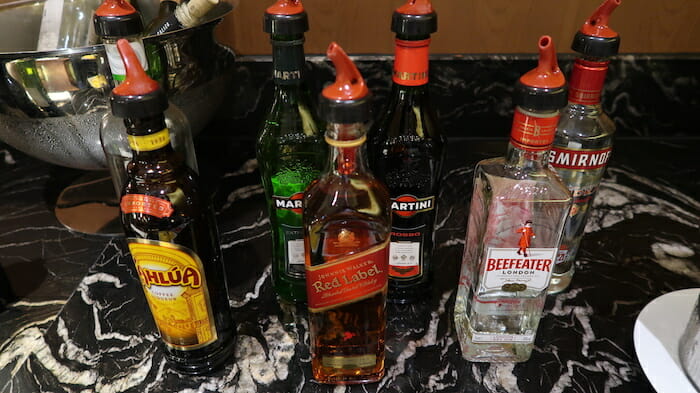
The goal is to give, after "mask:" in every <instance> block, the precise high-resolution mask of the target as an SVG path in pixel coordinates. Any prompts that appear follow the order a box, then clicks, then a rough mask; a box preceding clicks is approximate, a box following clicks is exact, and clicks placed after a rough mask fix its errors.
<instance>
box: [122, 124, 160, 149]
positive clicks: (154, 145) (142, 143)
mask: <svg viewBox="0 0 700 393" xmlns="http://www.w3.org/2000/svg"><path fill="white" fill-rule="evenodd" d="M127 137H128V139H129V146H131V148H132V149H133V150H136V151H151V150H158V149H160V148H161V147H165V146H167V145H168V143H170V130H168V129H167V128H163V129H162V130H160V131H158V132H156V133H155V134H149V135H142V136H135V135H127Z"/></svg>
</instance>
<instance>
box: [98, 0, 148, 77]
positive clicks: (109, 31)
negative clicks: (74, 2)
mask: <svg viewBox="0 0 700 393" xmlns="http://www.w3.org/2000/svg"><path fill="white" fill-rule="evenodd" d="M92 20H93V23H94V25H95V33H96V34H97V35H98V36H99V37H100V38H101V39H102V43H103V44H104V48H105V53H106V54H107V62H108V63H109V68H110V70H111V71H112V80H113V81H114V85H115V86H117V85H119V84H120V83H122V82H123V81H124V78H125V77H126V70H125V68H124V63H123V62H122V59H121V57H120V56H119V50H118V49H117V40H119V39H121V38H124V39H126V40H128V41H129V44H131V47H132V48H133V50H134V52H135V53H136V56H137V57H138V59H139V62H140V63H141V67H142V68H143V69H144V70H146V71H148V59H147V57H146V50H145V49H144V47H143V41H142V40H141V35H142V34H143V22H142V21H141V14H140V13H139V12H138V11H137V10H136V8H134V7H133V6H132V5H131V4H130V3H129V2H128V1H126V0H104V2H103V3H102V4H101V5H100V6H99V7H97V9H96V10H95V15H94V16H93V19H92Z"/></svg>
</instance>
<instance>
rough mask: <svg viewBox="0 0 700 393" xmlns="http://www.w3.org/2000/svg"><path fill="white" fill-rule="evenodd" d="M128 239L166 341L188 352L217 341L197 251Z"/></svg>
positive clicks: (143, 284)
mask: <svg viewBox="0 0 700 393" xmlns="http://www.w3.org/2000/svg"><path fill="white" fill-rule="evenodd" d="M127 242H128V243H129V250H130V251H131V256H132V258H133V259H134V264H135V265H136V271H137V272H138V275H139V279H140V280H141V286H142V287H143V292H144V294H145V295H146V300H147V301H148V306H149V307H150V309H151V313H152V314H153V319H154V320H155V322H156V326H158V330H160V334H161V336H162V338H163V341H164V342H165V343H166V344H167V345H168V346H170V347H172V348H175V349H179V350H185V351H187V350H193V349H197V348H201V347H204V346H206V345H208V344H211V343H212V342H214V341H216V339H217V334H216V328H215V325H214V316H213V313H212V308H211V302H210V300H209V292H208V290H207V285H206V277H205V275H204V267H203V265H202V261H201V260H200V259H199V257H198V256H197V254H195V253H194V252H193V251H192V250H190V249H188V248H185V247H182V246H179V245H176V244H172V243H166V242H160V241H155V240H145V239H138V238H129V239H127Z"/></svg>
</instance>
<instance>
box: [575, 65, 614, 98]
mask: <svg viewBox="0 0 700 393" xmlns="http://www.w3.org/2000/svg"><path fill="white" fill-rule="evenodd" d="M609 63H610V61H609V60H603V61H601V60H586V59H583V58H578V59H576V60H575V61H574V67H573V69H572V70H571V77H570V78H569V104H573V105H584V106H594V105H600V96H601V92H602V90H603V84H604V83H605V75H606V74H607V72H608V64H609Z"/></svg>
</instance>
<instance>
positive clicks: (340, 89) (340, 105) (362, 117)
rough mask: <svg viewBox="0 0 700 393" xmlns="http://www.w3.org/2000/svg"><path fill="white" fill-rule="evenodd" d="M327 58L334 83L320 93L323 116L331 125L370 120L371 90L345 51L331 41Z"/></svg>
mask: <svg viewBox="0 0 700 393" xmlns="http://www.w3.org/2000/svg"><path fill="white" fill-rule="evenodd" d="M326 55H327V56H328V58H329V59H331V61H332V62H333V65H334V66H335V70H336V71H335V72H336V75H335V82H334V83H333V84H331V85H328V86H326V87H325V88H324V89H323V91H322V92H321V99H320V102H319V107H320V112H321V116H322V117H323V118H324V119H325V120H326V121H327V122H329V123H340V124H350V123H363V122H366V121H367V120H369V109H370V108H369V107H370V102H369V97H370V93H369V89H368V88H367V85H366V84H365V80H364V79H363V78H362V75H361V74H360V71H358V69H357V67H356V66H355V63H353V62H352V60H350V58H349V57H348V55H347V54H346V53H345V51H343V48H341V47H340V45H338V44H336V43H335V42H331V44H330V45H329V46H328V50H327V51H326Z"/></svg>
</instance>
